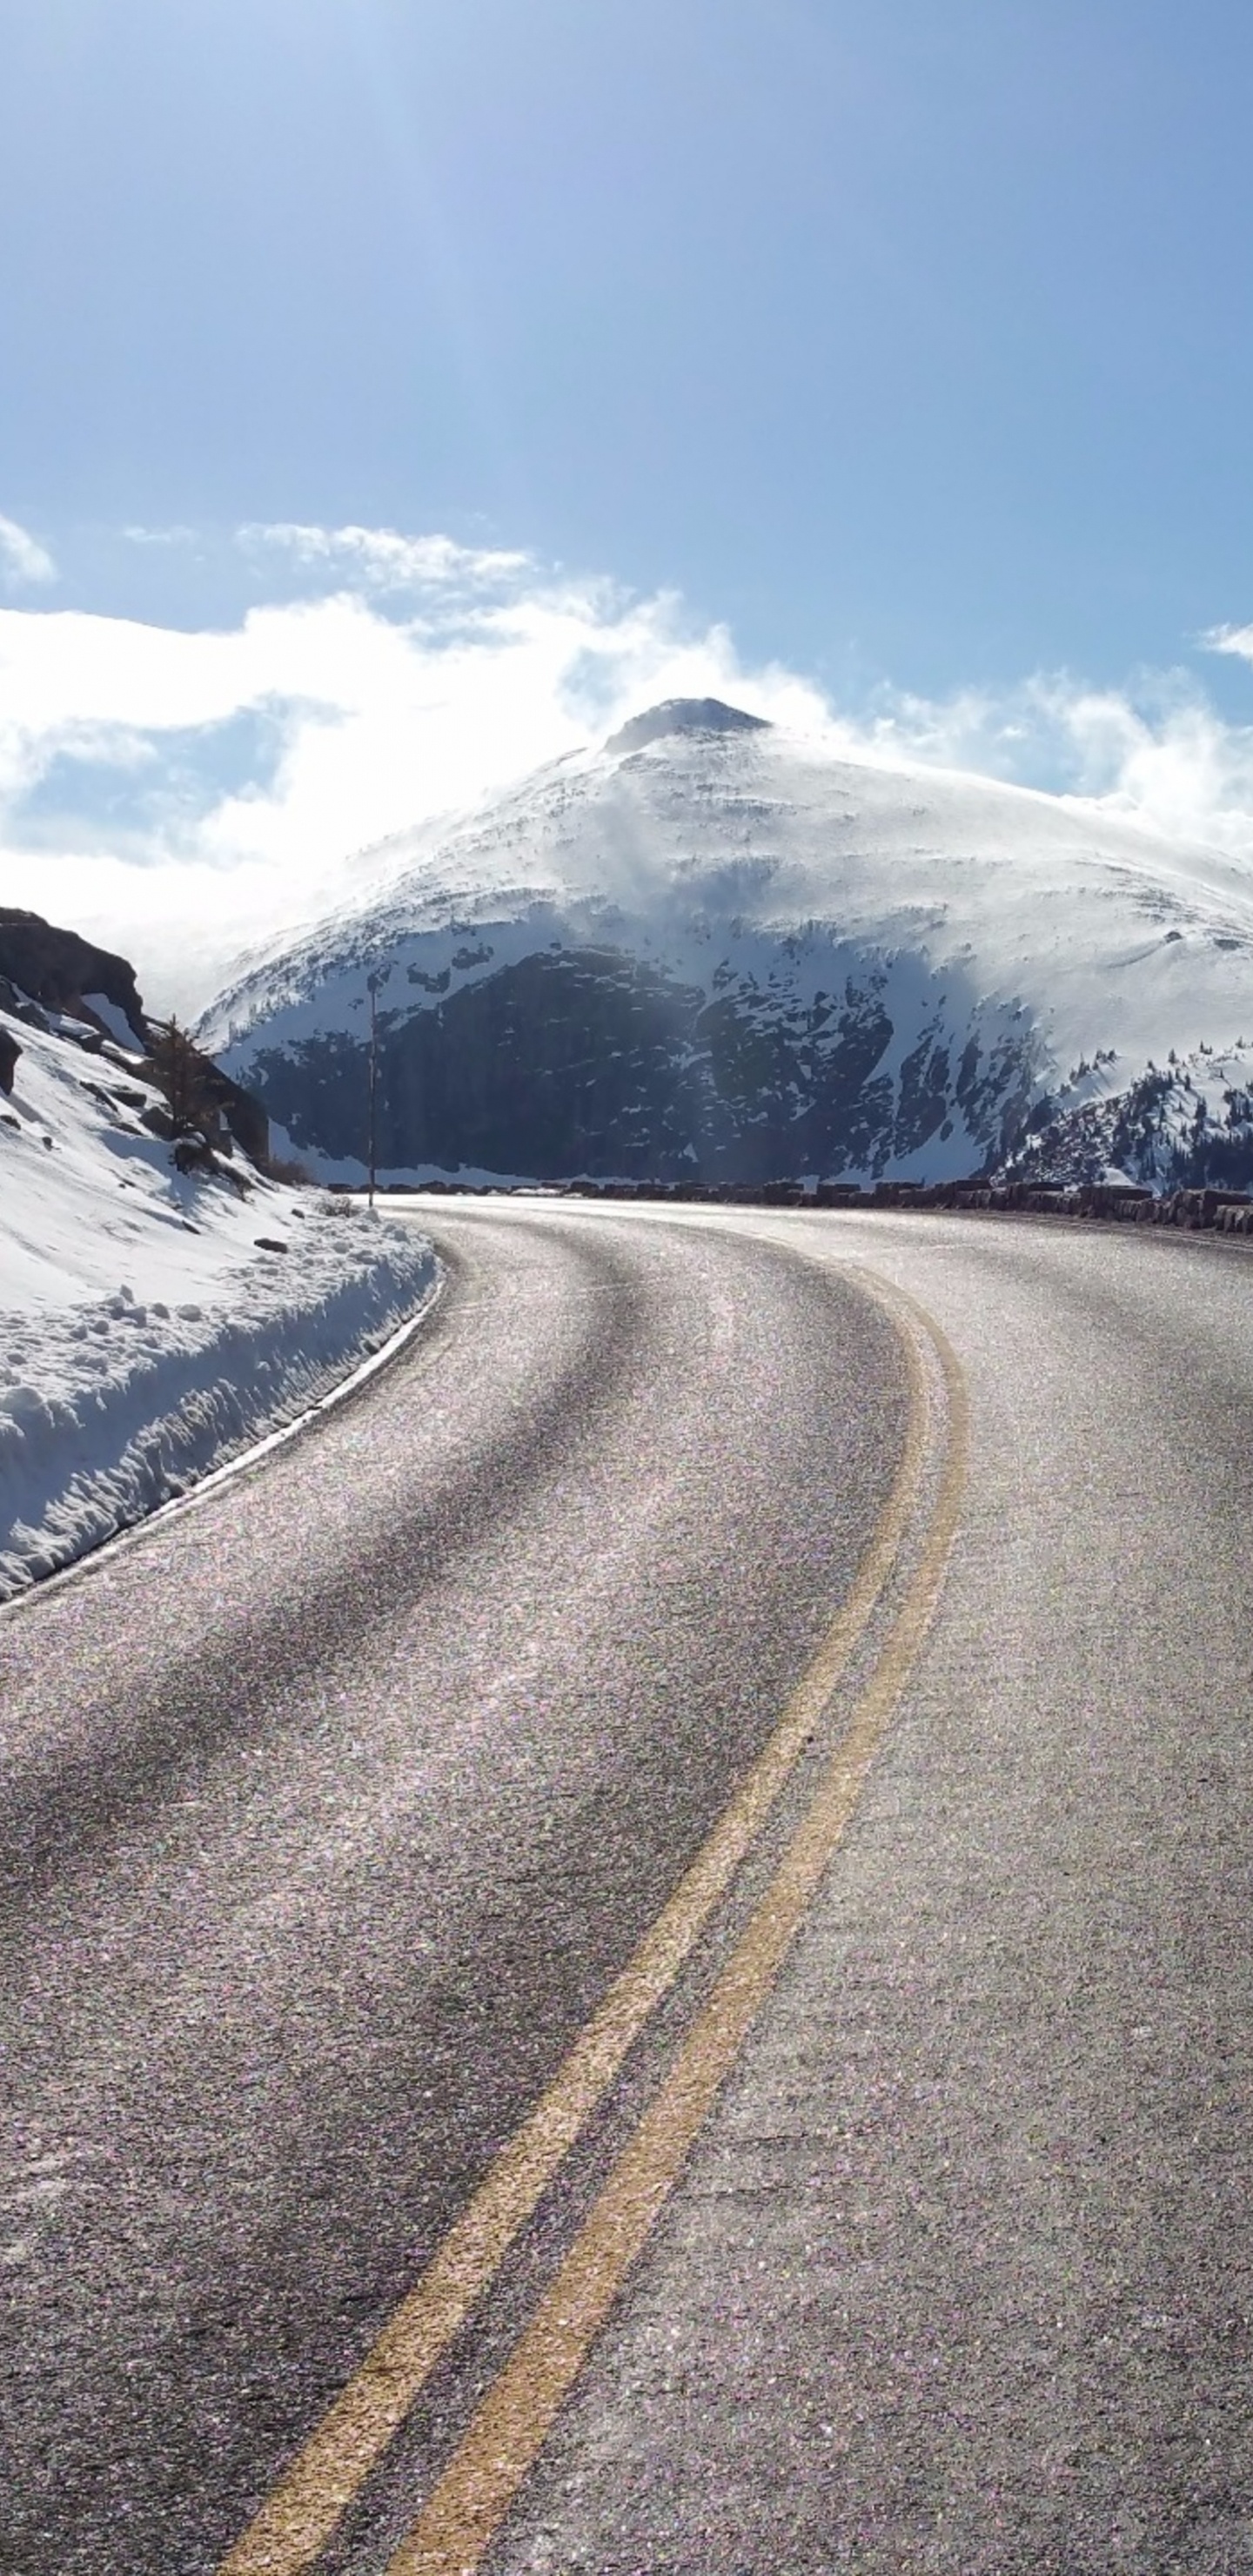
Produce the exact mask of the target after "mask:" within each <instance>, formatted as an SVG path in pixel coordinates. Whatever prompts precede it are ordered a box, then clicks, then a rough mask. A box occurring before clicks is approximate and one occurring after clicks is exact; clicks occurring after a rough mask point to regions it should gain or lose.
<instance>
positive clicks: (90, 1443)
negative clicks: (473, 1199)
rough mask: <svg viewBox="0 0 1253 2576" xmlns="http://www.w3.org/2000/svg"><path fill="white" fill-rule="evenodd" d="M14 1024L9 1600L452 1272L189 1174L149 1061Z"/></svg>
mask: <svg viewBox="0 0 1253 2576" xmlns="http://www.w3.org/2000/svg"><path fill="white" fill-rule="evenodd" d="M121 1033H122V1035H123V1036H124V1037H127V1038H130V1039H131V1043H132V1045H133V1043H134V1040H133V1033H132V1032H131V1031H130V1030H129V1029H126V1028H123V1029H122V1032H121ZM0 1036H3V1037H5V1038H6V1039H7V1040H8V1046H9V1050H11V1049H12V1048H13V1047H19V1048H20V1050H21V1051H20V1054H19V1055H18V1056H17V1060H16V1064H15V1066H14V1069H13V1073H12V1090H11V1092H9V1093H8V1094H7V1095H6V1094H5V1092H4V1091H3V1090H0V1599H3V1598H5V1597H6V1596H7V1595H9V1594H11V1593H13V1592H15V1591H19V1590H21V1589H22V1588H23V1586H24V1585H25V1584H27V1583H29V1582H30V1581H32V1580H33V1579H34V1578H35V1577H36V1576H37V1575H40V1574H44V1573H47V1572H49V1571H50V1570H51V1569H52V1568H53V1567H55V1566H58V1565H64V1564H66V1563H68V1562H69V1561H70V1560H71V1559H72V1558H73V1557H76V1556H78V1555H80V1554H81V1553H82V1552H83V1550H84V1549H85V1548H87V1547H90V1546H92V1545H93V1544H95V1543H96V1542H97V1541H98V1540H100V1539H102V1538H104V1537H107V1536H108V1535H109V1534H110V1532H112V1531H113V1530H115V1529H117V1528H119V1527H121V1526H122V1525H123V1524H125V1523H127V1522H129V1521H132V1520H135V1519H137V1518H138V1517H139V1516H140V1515H141V1514H142V1513H144V1512H145V1511H148V1510H151V1509H152V1508H153V1506H154V1505H155V1504H157V1503H160V1502H162V1501H164V1500H166V1499H167V1498H168V1497H169V1496H170V1495H172V1494H176V1493H179V1492H181V1491H182V1489H183V1487H184V1486H185V1485H187V1484H189V1483H190V1482H191V1481H192V1480H193V1479H194V1478H196V1477H198V1476H200V1475H203V1474H204V1473H205V1472H206V1471H207V1470H209V1469H211V1468H215V1467H217V1466H219V1465H221V1464H222V1463H223V1461H224V1460H225V1459H227V1458H229V1457H230V1456H231V1455H232V1454H233V1453H234V1452H236V1451H238V1450H239V1449H241V1448H245V1447H247V1446H248V1445H249V1443H250V1442H252V1441H253V1440H255V1439H257V1438H258V1437H260V1436H261V1435H263V1434H264V1433H266V1432H269V1431H271V1430H273V1429H275V1428H277V1427H278V1426H279V1425H281V1424H283V1423H285V1422H287V1421H288V1420H290V1419H291V1418H293V1416H295V1415H297V1414H299V1413H300V1412H302V1411H303V1410H305V1409H306V1408H307V1407H308V1406H309V1405H310V1404H312V1403H315V1402H317V1401H318V1400H319V1398H320V1397H322V1396H323V1395H324V1394H325V1393H326V1392H327V1391H328V1389H329V1388H330V1387H331V1386H333V1385H334V1383H335V1382H336V1381H337V1380H338V1379H339V1378H341V1377H342V1376H343V1375H344V1373H345V1372H346V1371H347V1370H348V1369H349V1368H351V1367H352V1365H353V1363H354V1362H355V1361H356V1360H358V1359H360V1358H363V1357H364V1356H365V1354H366V1352H368V1351H369V1350H370V1349H371V1348H373V1347H374V1346H375V1345H377V1344H378V1343H379V1342H381V1341H382V1340H384V1339H385V1338H386V1337H387V1335H388V1334H389V1333H390V1332H392V1331H393V1330H394V1329H395V1327H396V1326H397V1325H398V1324H399V1323H400V1322H401V1320H402V1319H403V1318H404V1317H405V1316H406V1315H408V1314H411V1313H412V1312H413V1311H414V1309H415V1307H416V1306H417V1305H418V1304H419V1303H420V1301H421V1299H422V1298H423V1296H424V1295H425V1294H426V1293H427V1292H428V1291H429V1290H430V1288H431V1287H432V1285H433V1281H434V1263H433V1259H432V1255H431V1251H430V1247H429V1245H428V1244H427V1243H425V1242H424V1241H423V1239H422V1238H421V1237H420V1236H419V1235H418V1234H417V1233H416V1232H415V1231H414V1229H413V1228H412V1227H410V1226H408V1225H400V1224H397V1223H393V1224H384V1223H382V1222H376V1221H374V1220H371V1219H370V1218H369V1217H368V1216H367V1215H366V1213H365V1212H364V1210H361V1209H358V1208H356V1207H354V1208H352V1209H351V1211H350V1212H340V1211H339V1210H338V1209H336V1210H335V1211H334V1212H331V1211H330V1210H329V1209H327V1208H326V1207H325V1206H324V1205H323V1203H322V1202H321V1201H320V1200H319V1199H318V1198H317V1196H315V1194H314V1193H313V1192H310V1191H298V1190H294V1189H288V1188H285V1187H282V1186H280V1185H279V1184H278V1183H275V1182H272V1181H267V1180H264V1179H262V1177H261V1176H260V1175H259V1174H258V1173H257V1172H256V1171H255V1170H254V1169H253V1168H252V1166H251V1165H250V1164H249V1163H248V1162H247V1161H246V1160H245V1159H244V1157H243V1156H242V1155H236V1156H233V1157H232V1168H233V1170H234V1174H235V1177H234V1179H233V1180H232V1179H229V1178H227V1177H226V1176H225V1174H224V1173H223V1174H220V1175H219V1177H217V1178H213V1179H209V1178H206V1177H203V1176H201V1177H194V1176H189V1175H184V1174H182V1173H180V1172H178V1171H177V1170H175V1169H174V1168H173V1166H172V1161H171V1149H170V1146H169V1143H168V1142H166V1141H163V1140H162V1139H161V1138H160V1137H158V1136H156V1135H154V1134H153V1133H152V1132H151V1131H150V1129H149V1127H147V1126H146V1125H145V1124H144V1113H145V1112H148V1113H150V1114H151V1113H152V1112H153V1111H154V1110H158V1111H159V1106H160V1104H159V1100H158V1095H157V1093H156V1092H155V1091H154V1090H153V1089H152V1088H151V1086H150V1085H149V1083H147V1082H146V1081H145V1080H144V1078H143V1076H142V1073H141V1071H140V1069H139V1068H140V1065H141V1061H142V1059H141V1058H140V1057H139V1056H138V1054H137V1053H134V1054H128V1053H127V1052H126V1051H124V1049H123V1048H122V1047H110V1048H106V1049H105V1050H103V1051H101V1052H97V1053H91V1054H88V1053H85V1052H84V1051H83V1049H82V1047H81V1046H79V1045H77V1044H75V1043H73V1041H72V1038H71V1037H70V1036H68V1035H64V1034H62V1035H58V1034H56V1033H54V1031H53V1030H52V1029H51V1028H49V1029H46V1030H44V1029H40V1028H39V1027H37V1026H34V1025H32V1024H31V1023H30V1022H28V1021H26V1020H17V1019H15V1018H13V1017H12V1016H11V1015H10V1014H9V1013H8V1012H5V1011H0ZM267 1247H268V1248H267Z"/></svg>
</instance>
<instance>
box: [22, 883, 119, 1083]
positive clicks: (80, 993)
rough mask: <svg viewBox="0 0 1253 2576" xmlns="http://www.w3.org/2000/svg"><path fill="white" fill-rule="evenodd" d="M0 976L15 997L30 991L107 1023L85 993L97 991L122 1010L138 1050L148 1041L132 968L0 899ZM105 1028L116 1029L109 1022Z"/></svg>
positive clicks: (50, 1007)
mask: <svg viewBox="0 0 1253 2576" xmlns="http://www.w3.org/2000/svg"><path fill="white" fill-rule="evenodd" d="M0 976H3V977H4V979H5V980H6V982H7V983H9V984H10V985H12V986H14V987H15V988H16V991H17V993H18V995H19V996H20V995H23V994H25V995H29V997H30V999H31V1001H33V1002H38V1003H41V1004H42V1006H43V1008H44V1009H45V1010H46V1011H66V1012H68V1013H70V1014H71V1015H72V1016H73V1017H74V1018H76V1019H86V1020H89V1021H95V1022H96V1023H97V1024H98V1025H105V1026H107V1025H108V1023H107V1022H105V1023H101V1022H100V1019H99V1014H98V1013H97V1012H95V1011H93V1010H92V1009H91V1007H90V1003H89V1001H88V998H87V997H88V996H89V995H91V994H93V993H98V994H100V995H101V996H102V998H103V999H104V1000H105V1001H107V1002H110V1003H112V1004H113V1007H114V1009H115V1010H116V1011H117V1012H119V1013H120V1014H121V1017H122V1020H123V1022H124V1023H125V1025H126V1027H127V1028H128V1029H129V1030H130V1033H131V1036H132V1038H133V1039H134V1043H135V1046H136V1048H137V1049H138V1050H140V1051H142V1050H143V1049H144V1048H146V1046H147V1044H148V1034H147V1026H146V1023H145V1020H144V1010H143V1004H142V1002H141V1000H140V998H139V992H138V988H137V986H136V983H135V970H134V967H133V966H130V965H128V964H127V961H126V959H125V958H124V957H115V956H114V955H112V954H111V952H110V951H109V950H108V949H107V948H96V947H93V945H92V943H91V941H90V940H89V939H80V938H79V936H78V933H77V931H75V930H58V929H55V928H54V926H53V924H52V923H51V922H50V921H44V920H43V919H42V918H41V916H40V915H39V914H38V913H37V912H21V911H18V910H17V909H15V908H14V907H13V906H11V905H7V904H0ZM108 1033H109V1035H111V1036H112V1035H114V1034H115V1031H114V1030H113V1029H112V1028H111V1027H110V1028H109V1029H108Z"/></svg>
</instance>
